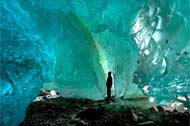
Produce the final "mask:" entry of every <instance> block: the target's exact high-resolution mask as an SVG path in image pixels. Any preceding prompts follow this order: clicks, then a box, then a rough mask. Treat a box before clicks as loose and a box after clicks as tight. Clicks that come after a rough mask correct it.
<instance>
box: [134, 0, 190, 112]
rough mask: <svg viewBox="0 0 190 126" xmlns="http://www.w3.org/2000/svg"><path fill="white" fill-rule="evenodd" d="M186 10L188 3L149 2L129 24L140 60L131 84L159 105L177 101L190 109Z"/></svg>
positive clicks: (189, 44)
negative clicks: (133, 83) (143, 91)
mask: <svg viewBox="0 0 190 126" xmlns="http://www.w3.org/2000/svg"><path fill="white" fill-rule="evenodd" d="M189 10H190V1H188V0H184V1H172V0H171V1H168V0H165V1H161V0H158V1H155V2H152V1H150V2H147V3H146V4H145V5H144V7H143V8H141V9H140V11H139V13H138V16H137V17H136V19H135V20H134V22H133V23H132V24H133V25H132V27H131V34H132V36H133V37H134V40H135V42H136V44H137V45H138V48H139V57H140V58H139V60H138V62H139V65H138V68H137V69H136V71H135V75H134V76H135V77H134V82H135V83H136V84H138V85H139V87H140V88H141V89H142V88H144V87H147V89H146V91H145V92H146V94H147V95H148V96H150V97H154V99H155V102H157V103H160V104H165V103H168V102H172V101H179V102H182V103H184V106H185V107H188V108H190V104H189V100H190V52H189V51H190V15H189ZM178 97H183V100H181V99H179V98H178Z"/></svg>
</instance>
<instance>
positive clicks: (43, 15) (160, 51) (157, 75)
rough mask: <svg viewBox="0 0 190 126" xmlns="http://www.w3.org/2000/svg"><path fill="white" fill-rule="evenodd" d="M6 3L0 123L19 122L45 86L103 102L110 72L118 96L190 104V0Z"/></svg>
mask: <svg viewBox="0 0 190 126" xmlns="http://www.w3.org/2000/svg"><path fill="white" fill-rule="evenodd" d="M0 3H1V4H0V5H1V6H0V7H1V14H0V31H1V36H0V37H1V38H0V41H1V43H0V44H1V46H0V48H1V51H0V57H1V61H0V70H1V71H0V72H1V74H0V81H1V85H0V99H1V101H0V125H7V126H11V125H13V126H15V125H17V124H18V123H19V122H20V121H21V120H22V119H23V118H24V111H25V109H26V107H27V105H28V104H29V103H30V102H31V101H32V100H33V99H34V98H35V96H36V95H37V93H38V90H39V89H40V88H42V87H43V88H46V89H54V90H57V91H58V92H60V93H61V94H62V95H63V96H64V97H85V98H91V99H102V98H104V97H105V93H106V90H105V81H106V77H107V72H108V71H112V73H113V78H114V85H113V88H112V94H113V95H114V96H116V97H124V98H129V97H130V98H131V97H141V96H144V94H145V95H146V96H148V97H151V99H153V100H151V101H154V102H156V103H159V104H166V103H167V105H168V104H170V103H171V102H180V103H182V105H183V106H185V107H189V99H190V80H189V78H190V55H189V52H190V29H189V26H190V21H189V19H190V15H189V10H190V7H189V6H190V3H189V0H120V1H119V2H118V0H46V1H45V2H44V1H43V0H12V1H9V0H1V2H0ZM23 99H24V100H23ZM7 106H8V107H7Z"/></svg>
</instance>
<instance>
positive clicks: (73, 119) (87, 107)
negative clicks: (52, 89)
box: [20, 97, 190, 126]
mask: <svg viewBox="0 0 190 126" xmlns="http://www.w3.org/2000/svg"><path fill="white" fill-rule="evenodd" d="M113 102H117V101H106V100H102V101H92V100H89V99H74V98H63V97H59V98H54V99H46V100H40V101H35V102H32V103H31V104H30V106H29V107H28V109H27V112H26V118H25V120H24V121H23V122H22V123H21V124H20V126H190V122H189V121H190V114H189V113H188V112H177V111H175V112H174V111H172V112H171V111H165V110H164V109H163V108H162V107H160V106H157V107H152V108H150V109H142V108H140V107H131V106H130V107H129V106H127V105H121V106H118V105H113V104H112V103H113Z"/></svg>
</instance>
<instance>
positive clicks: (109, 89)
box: [106, 71, 112, 99]
mask: <svg viewBox="0 0 190 126" xmlns="http://www.w3.org/2000/svg"><path fill="white" fill-rule="evenodd" d="M106 87H107V99H110V98H111V87H112V76H111V72H110V71H109V72H108V78H107V82H106Z"/></svg>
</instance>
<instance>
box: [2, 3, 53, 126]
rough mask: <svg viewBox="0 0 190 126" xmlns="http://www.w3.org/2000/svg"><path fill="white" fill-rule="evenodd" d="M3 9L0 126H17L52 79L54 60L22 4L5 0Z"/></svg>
mask: <svg viewBox="0 0 190 126" xmlns="http://www.w3.org/2000/svg"><path fill="white" fill-rule="evenodd" d="M0 6H1V8H0V10H1V14H0V21H1V22H0V32H1V33H0V34H1V38H0V50H1V51H0V56H1V57H0V59H1V60H0V125H1V126H15V125H18V123H19V122H20V121H21V120H23V119H24V115H25V110H26V107H27V106H28V105H29V103H30V102H31V101H32V100H33V99H34V98H35V97H36V96H37V93H38V91H39V89H40V88H42V86H43V83H44V82H46V81H48V80H49V81H50V80H51V79H52V77H53V67H54V61H53V55H50V53H48V51H47V48H46V45H45V43H44V42H43V41H42V40H41V39H40V37H39V35H38V33H37V30H36V29H37V28H36V27H35V24H34V23H33V21H32V19H31V18H30V16H29V14H28V13H27V12H25V11H24V10H23V9H22V8H21V7H20V5H19V3H18V2H17V1H15V0H12V1H11V2H9V1H4V0H2V1H0ZM51 59H52V60H51Z"/></svg>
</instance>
